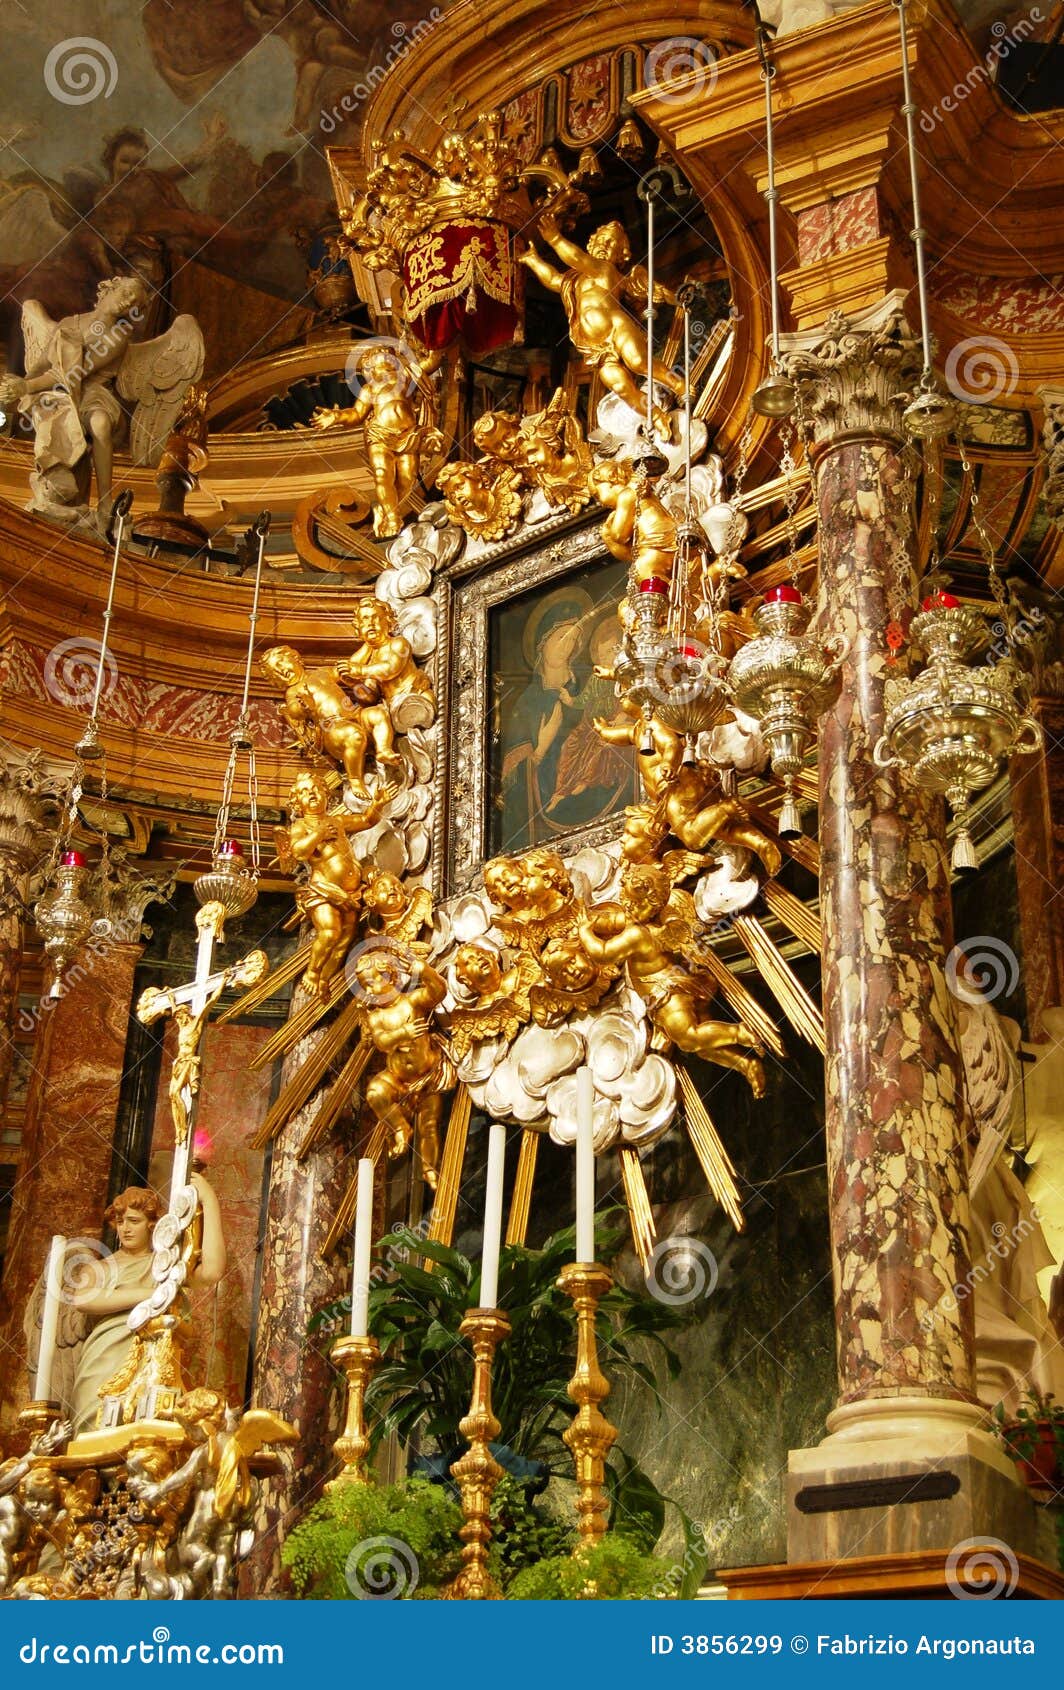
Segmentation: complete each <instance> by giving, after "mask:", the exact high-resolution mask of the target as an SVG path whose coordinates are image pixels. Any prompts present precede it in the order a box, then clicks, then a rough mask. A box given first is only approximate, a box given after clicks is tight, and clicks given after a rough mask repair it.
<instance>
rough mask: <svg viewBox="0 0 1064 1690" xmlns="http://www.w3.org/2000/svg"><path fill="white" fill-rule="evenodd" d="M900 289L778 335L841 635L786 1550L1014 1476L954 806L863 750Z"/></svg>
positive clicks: (895, 414)
mask: <svg viewBox="0 0 1064 1690" xmlns="http://www.w3.org/2000/svg"><path fill="white" fill-rule="evenodd" d="M904 297H905V296H904V295H903V294H902V293H900V292H899V293H897V294H893V295H889V296H888V297H887V298H886V299H885V300H884V301H882V302H881V303H880V304H879V305H878V306H876V307H874V308H872V309H871V310H866V311H863V312H861V313H859V314H856V315H854V316H852V317H849V318H846V319H843V318H839V317H835V318H831V319H829V320H828V322H827V323H826V324H825V325H824V327H823V328H822V329H819V330H815V331H810V332H809V333H807V334H803V335H795V336H791V337H788V339H787V342H786V345H787V356H786V359H785V366H786V369H787V373H788V374H789V375H790V376H791V378H792V379H793V380H795V381H796V382H797V383H798V385H799V388H800V392H801V396H802V401H803V405H804V410H805V413H806V415H807V417H808V418H809V420H810V423H811V428H812V435H813V444H812V446H811V458H812V462H813V473H814V481H815V486H816V496H817V501H818V509H819V530H820V568H819V581H820V588H819V606H818V615H819V621H820V626H821V629H822V631H823V632H824V633H825V634H827V633H828V632H829V631H830V632H831V633H834V634H841V635H843V636H844V637H845V639H846V640H847V641H848V643H849V655H848V657H847V659H846V662H845V665H844V669H843V677H842V687H841V691H840V694H839V698H838V701H837V703H836V704H835V705H834V706H833V708H832V709H830V710H829V711H828V712H827V713H826V714H825V716H824V717H823V718H822V720H821V724H820V745H819V771H820V777H819V778H820V852H821V878H820V908H821V920H822V924H823V933H824V941H823V942H824V955H823V992H824V1019H825V1025H826V1029H827V1058H826V1062H825V1095H826V1105H825V1127H826V1134H827V1162H828V1179H829V1206H830V1225H831V1244H832V1256H833V1269H834V1282H835V1309H836V1328H837V1342H838V1369H839V1400H838V1407H837V1408H836V1409H835V1411H834V1412H833V1414H832V1415H831V1416H830V1417H829V1420H828V1429H829V1433H830V1436H829V1437H828V1439H827V1440H826V1442H825V1443H824V1444H822V1445H820V1446H819V1447H818V1448H817V1449H815V1450H807V1451H796V1452H792V1456H791V1463H790V1468H791V1483H790V1494H791V1509H790V1532H789V1543H790V1554H791V1558H792V1559H815V1558H817V1557H818V1556H823V1555H847V1554H851V1555H857V1554H875V1553H880V1552H884V1551H887V1550H895V1549H905V1548H913V1549H915V1548H928V1547H931V1546H932V1544H934V1545H936V1546H937V1543H938V1541H939V1539H942V1540H943V1541H944V1545H945V1547H949V1546H951V1545H952V1543H954V1542H956V1541H959V1539H960V1537H962V1536H963V1535H965V1533H964V1529H963V1528H964V1527H965V1526H966V1525H970V1526H971V1527H972V1529H973V1530H976V1529H978V1528H979V1522H980V1515H979V1510H980V1507H981V1506H982V1503H983V1501H984V1500H985V1496H986V1493H987V1486H986V1483H985V1482H984V1481H985V1471H984V1470H987V1471H989V1472H990V1473H991V1474H992V1475H993V1478H994V1479H995V1480H996V1481H1000V1482H1001V1483H1002V1484H1004V1485H1005V1487H1006V1489H1007V1490H1016V1486H1015V1484H1014V1483H1012V1484H1011V1485H1010V1481H1012V1478H1013V1474H1012V1468H1011V1465H1010V1464H1009V1463H1008V1462H1007V1461H1006V1460H1005V1459H1004V1457H1003V1456H1002V1455H1001V1453H1000V1451H999V1449H998V1447H997V1446H996V1444H995V1443H994V1442H993V1440H992V1439H991V1438H990V1437H989V1436H988V1435H987V1434H986V1433H985V1431H982V1430H980V1428H981V1426H982V1423H983V1418H984V1417H983V1413H982V1410H981V1409H980V1408H979V1407H978V1406H977V1405H976V1403H975V1400H974V1383H973V1381H974V1367H973V1330H972V1318H971V1298H970V1297H967V1296H965V1295H964V1294H962V1295H960V1296H958V1295H957V1287H958V1286H964V1285H966V1284H968V1283H970V1273H971V1263H970V1261H969V1256H968V1182H967V1157H966V1146H965V1140H966V1120H965V1105H964V1100H963V1092H962V1084H961V1068H960V1057H959V1052H958V1047H957V1037H956V1028H955V1020H954V1005H953V1000H952V998H951V995H950V992H949V990H948V986H947V982H946V977H945V961H946V957H947V955H948V953H949V949H950V946H951V943H952V939H951V910H950V883H949V870H948V866H947V863H948V858H947V852H946V841H945V816H944V810H943V807H942V803H941V801H940V800H938V799H935V798H933V797H931V796H930V795H928V794H925V793H922V792H921V791H919V789H918V788H916V787H915V785H914V784H913V783H912V782H911V781H910V780H909V778H908V776H907V775H906V774H905V773H904V772H902V771H897V770H891V771H889V772H888V771H884V770H882V769H881V768H879V767H878V766H877V765H876V762H875V760H874V756H873V752H874V748H875V745H876V742H877V740H878V738H879V736H880V735H881V733H882V731H883V721H884V715H885V702H884V689H885V684H886V680H887V677H888V675H889V674H890V672H891V671H890V668H889V666H888V664H887V655H888V652H887V646H886V641H885V637H884V636H885V631H886V626H887V622H888V620H889V618H890V615H891V613H892V611H894V610H895V609H896V608H897V607H898V606H900V605H904V606H912V605H913V604H914V602H915V593H916V580H915V567H916V555H915V524H914V511H913V487H912V481H911V478H910V476H909V474H908V473H907V469H906V464H905V460H904V455H903V454H904V439H903V436H902V432H901V420H900V419H901V411H902V409H903V406H904V403H905V398H906V392H907V390H908V389H911V385H912V382H913V380H914V379H915V377H916V375H917V374H918V372H919V358H918V355H917V350H918V349H917V346H916V343H915V341H914V339H913V337H912V336H911V334H910V333H909V331H908V329H907V327H906V325H905V322H904V319H903V317H902V314H901V306H902V303H903V301H904ZM947 1458H948V1459H949V1460H950V1462H951V1465H952V1468H955V1469H956V1471H955V1473H954V1477H955V1478H956V1479H957V1481H958V1488H957V1489H956V1490H955V1491H954V1493H953V1501H952V1502H951V1503H948V1504H947V1503H946V1502H944V1501H943V1500H942V1499H941V1498H937V1499H935V1500H930V1499H929V1502H928V1507H927V1508H926V1509H925V1508H923V1507H922V1505H921V1504H919V1503H918V1502H914V1501H913V1500H909V1501H903V1492H904V1486H905V1485H906V1484H907V1483H908V1482H909V1480H910V1479H911V1480H912V1481H913V1482H916V1481H919V1484H918V1486H917V1494H920V1491H919V1486H920V1485H924V1484H926V1482H927V1480H926V1469H927V1467H928V1464H929V1463H938V1462H939V1461H940V1460H942V1459H947ZM962 1467H963V1469H964V1470H963V1472H961V1470H960V1469H961V1468H962ZM921 1475H923V1477H921ZM899 1479H900V1480H901V1481H902V1490H901V1491H897V1494H895V1489H892V1484H893V1485H895V1487H896V1482H897V1481H898V1480H899ZM869 1483H874V1484H875V1485H878V1486H879V1490H878V1492H877V1493H876V1494H877V1495H878V1496H879V1497H880V1499H881V1500H880V1505H879V1507H878V1508H876V1509H873V1508H870V1507H859V1506H856V1504H855V1501H854V1498H855V1497H859V1496H860V1495H861V1493H860V1492H859V1491H854V1490H853V1488H852V1487H853V1486H854V1485H857V1486H861V1485H867V1484H869ZM936 1483H941V1482H940V1481H936ZM825 1487H827V1488H826V1489H825ZM934 1488H935V1486H934V1484H932V1489H934ZM947 1488H948V1487H947ZM865 1494H866V1495H867V1494H869V1493H865ZM1017 1494H1018V1493H1017ZM832 1500H834V1501H835V1502H836V1503H837V1506H836V1507H831V1506H825V1504H826V1503H830V1502H831V1501H832ZM892 1501H896V1502H897V1506H896V1507H895V1506H891V1503H892ZM986 1524H989V1522H986V1523H985V1524H984V1529H985V1526H986ZM1015 1529H1016V1530H1018V1529H1019V1527H1018V1525H1017V1526H1016V1528H1015ZM928 1533H930V1534H931V1536H930V1538H929V1537H928ZM969 1535H970V1534H969ZM998 1535H1004V1534H1002V1533H1000V1532H999V1533H998ZM1010 1542H1012V1543H1013V1546H1014V1547H1022V1545H1017V1544H1016V1543H1015V1541H1014V1539H1010Z"/></svg>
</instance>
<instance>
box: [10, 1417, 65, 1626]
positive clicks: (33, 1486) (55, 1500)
mask: <svg viewBox="0 0 1064 1690" xmlns="http://www.w3.org/2000/svg"><path fill="white" fill-rule="evenodd" d="M70 1431H71V1428H70V1422H69V1420H54V1421H53V1422H52V1424H51V1425H50V1426H49V1427H48V1429H47V1430H46V1431H44V1432H41V1433H39V1434H38V1435H37V1436H36V1437H34V1438H33V1440H32V1441H31V1443H30V1447H29V1449H28V1450H27V1452H26V1454H25V1455H22V1456H19V1457H17V1458H12V1459H11V1460H10V1461H5V1462H4V1464H3V1466H2V1467H0V1595H3V1594H4V1593H5V1592H6V1591H8V1590H9V1589H10V1588H11V1586H12V1585H13V1584H14V1583H15V1581H16V1580H17V1579H19V1578H21V1577H22V1576H23V1574H24V1573H27V1572H30V1571H35V1570H36V1566H37V1561H38V1558H39V1556H40V1553H41V1551H42V1549H43V1548H44V1547H45V1545H46V1544H48V1543H50V1542H51V1541H52V1535H51V1534H52V1530H53V1528H54V1527H55V1525H56V1524H57V1522H58V1520H59V1516H60V1514H61V1512H62V1509H63V1494H62V1490H61V1488H60V1485H59V1481H58V1479H57V1477H56V1475H55V1474H54V1473H53V1472H50V1471H49V1469H48V1467H47V1466H46V1465H45V1462H46V1460H47V1458H48V1457H49V1456H52V1455H55V1454H57V1453H58V1452H59V1451H60V1450H62V1448H63V1447H64V1445H65V1444H66V1443H67V1442H69V1439H70Z"/></svg>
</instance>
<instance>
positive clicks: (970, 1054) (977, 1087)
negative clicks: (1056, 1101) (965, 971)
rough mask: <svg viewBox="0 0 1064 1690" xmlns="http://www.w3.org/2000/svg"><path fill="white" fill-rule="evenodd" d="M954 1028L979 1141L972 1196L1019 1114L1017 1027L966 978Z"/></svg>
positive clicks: (960, 989) (973, 1165) (972, 1169)
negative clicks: (958, 1038)
mask: <svg viewBox="0 0 1064 1690" xmlns="http://www.w3.org/2000/svg"><path fill="white" fill-rule="evenodd" d="M957 996H958V1003H957V1028H958V1031H959V1033H960V1047H961V1062H962V1064H963V1067H964V1086H965V1090H966V1091H967V1093H968V1103H969V1105H970V1107H971V1111H972V1116H973V1118H974V1120H975V1124H976V1126H977V1127H978V1128H979V1139H978V1142H977V1145H976V1149H975V1153H974V1155H973V1157H972V1162H971V1166H970V1168H969V1170H968V1179H969V1184H970V1186H971V1189H972V1190H973V1191H975V1190H976V1189H977V1187H978V1186H980V1185H981V1184H982V1182H983V1180H984V1179H985V1177H986V1175H987V1173H988V1172H989V1171H990V1168H991V1167H992V1166H993V1164H994V1162H995V1161H996V1160H997V1158H998V1156H999V1154H1000V1153H1001V1151H1002V1150H1003V1149H1004V1147H1005V1145H1006V1144H1007V1143H1008V1140H1009V1137H1010V1135H1011V1133H1012V1131H1013V1129H1014V1128H1015V1126H1016V1124H1017V1118H1018V1116H1019V1115H1020V1113H1021V1110H1022V1103H1023V1088H1022V1083H1021V1077H1020V1059H1019V1057H1018V1055H1017V1052H1016V1046H1017V1045H1018V1043H1019V1028H1018V1027H1017V1025H1016V1023H1015V1022H1014V1021H1010V1020H1008V1019H1007V1018H1006V1017H1005V1016H1003V1015H999V1014H998V1012H997V1010H996V1009H995V1008H994V1007H993V1005H992V1004H991V1003H989V1002H988V1001H987V999H985V998H984V997H983V996H982V995H981V993H980V992H979V990H978V988H977V987H976V986H975V985H974V984H973V983H972V981H971V980H970V978H969V977H967V975H965V976H962V977H961V978H960V979H959V981H958V994H957Z"/></svg>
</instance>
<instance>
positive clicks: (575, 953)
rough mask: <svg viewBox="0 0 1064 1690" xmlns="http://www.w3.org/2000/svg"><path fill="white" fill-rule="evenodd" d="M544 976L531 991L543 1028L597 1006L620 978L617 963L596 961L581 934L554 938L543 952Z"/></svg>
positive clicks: (534, 1014)
mask: <svg viewBox="0 0 1064 1690" xmlns="http://www.w3.org/2000/svg"><path fill="white" fill-rule="evenodd" d="M539 965H540V968H541V970H542V978H541V979H540V980H539V981H538V982H537V984H536V985H534V986H533V987H532V989H531V991H530V992H529V994H528V996H529V1002H530V1006H531V1010H532V1019H533V1021H535V1022H536V1024H537V1026H540V1027H558V1026H560V1025H561V1023H562V1022H563V1021H567V1020H568V1018H569V1017H570V1015H582V1014H584V1013H585V1011H587V1010H589V1009H594V1008H595V1006H596V1004H598V1003H600V1002H601V1001H602V999H603V998H604V997H605V995H606V993H607V992H608V991H609V989H610V987H611V986H612V984H613V982H614V980H615V979H616V978H617V972H618V970H617V966H616V964H610V965H609V966H605V965H603V964H602V963H601V962H594V961H592V959H591V957H589V956H588V954H587V952H586V951H585V949H584V947H583V945H582V944H581V942H580V935H579V933H575V932H574V933H572V934H569V935H567V936H565V937H563V938H560V939H551V940H549V941H548V943H547V944H546V945H545V946H544V947H543V950H542V951H541V952H540V957H539Z"/></svg>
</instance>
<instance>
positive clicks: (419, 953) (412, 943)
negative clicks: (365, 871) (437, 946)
mask: <svg viewBox="0 0 1064 1690" xmlns="http://www.w3.org/2000/svg"><path fill="white" fill-rule="evenodd" d="M362 907H363V909H365V910H366V911H367V913H368V914H370V915H375V916H376V917H377V919H378V921H379V922H380V924H381V931H382V933H384V934H385V935H386V936H387V938H389V939H391V940H392V941H393V943H395V944H396V945H398V946H400V947H401V948H404V949H406V950H409V952H410V953H411V955H412V956H414V957H426V956H428V954H429V949H430V946H431V940H429V939H422V938H421V937H420V935H421V933H422V932H423V931H424V929H425V928H426V927H431V926H432V893H431V892H430V891H429V889H428V887H427V886H413V887H411V886H407V885H405V884H404V882H403V881H402V880H400V878H399V876H398V875H397V874H392V873H391V872H390V871H389V870H388V869H381V871H380V872H379V873H378V874H376V875H375V876H374V877H373V879H372V880H371V881H370V883H369V885H368V886H367V887H366V889H365V891H364V892H363V894H362Z"/></svg>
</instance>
